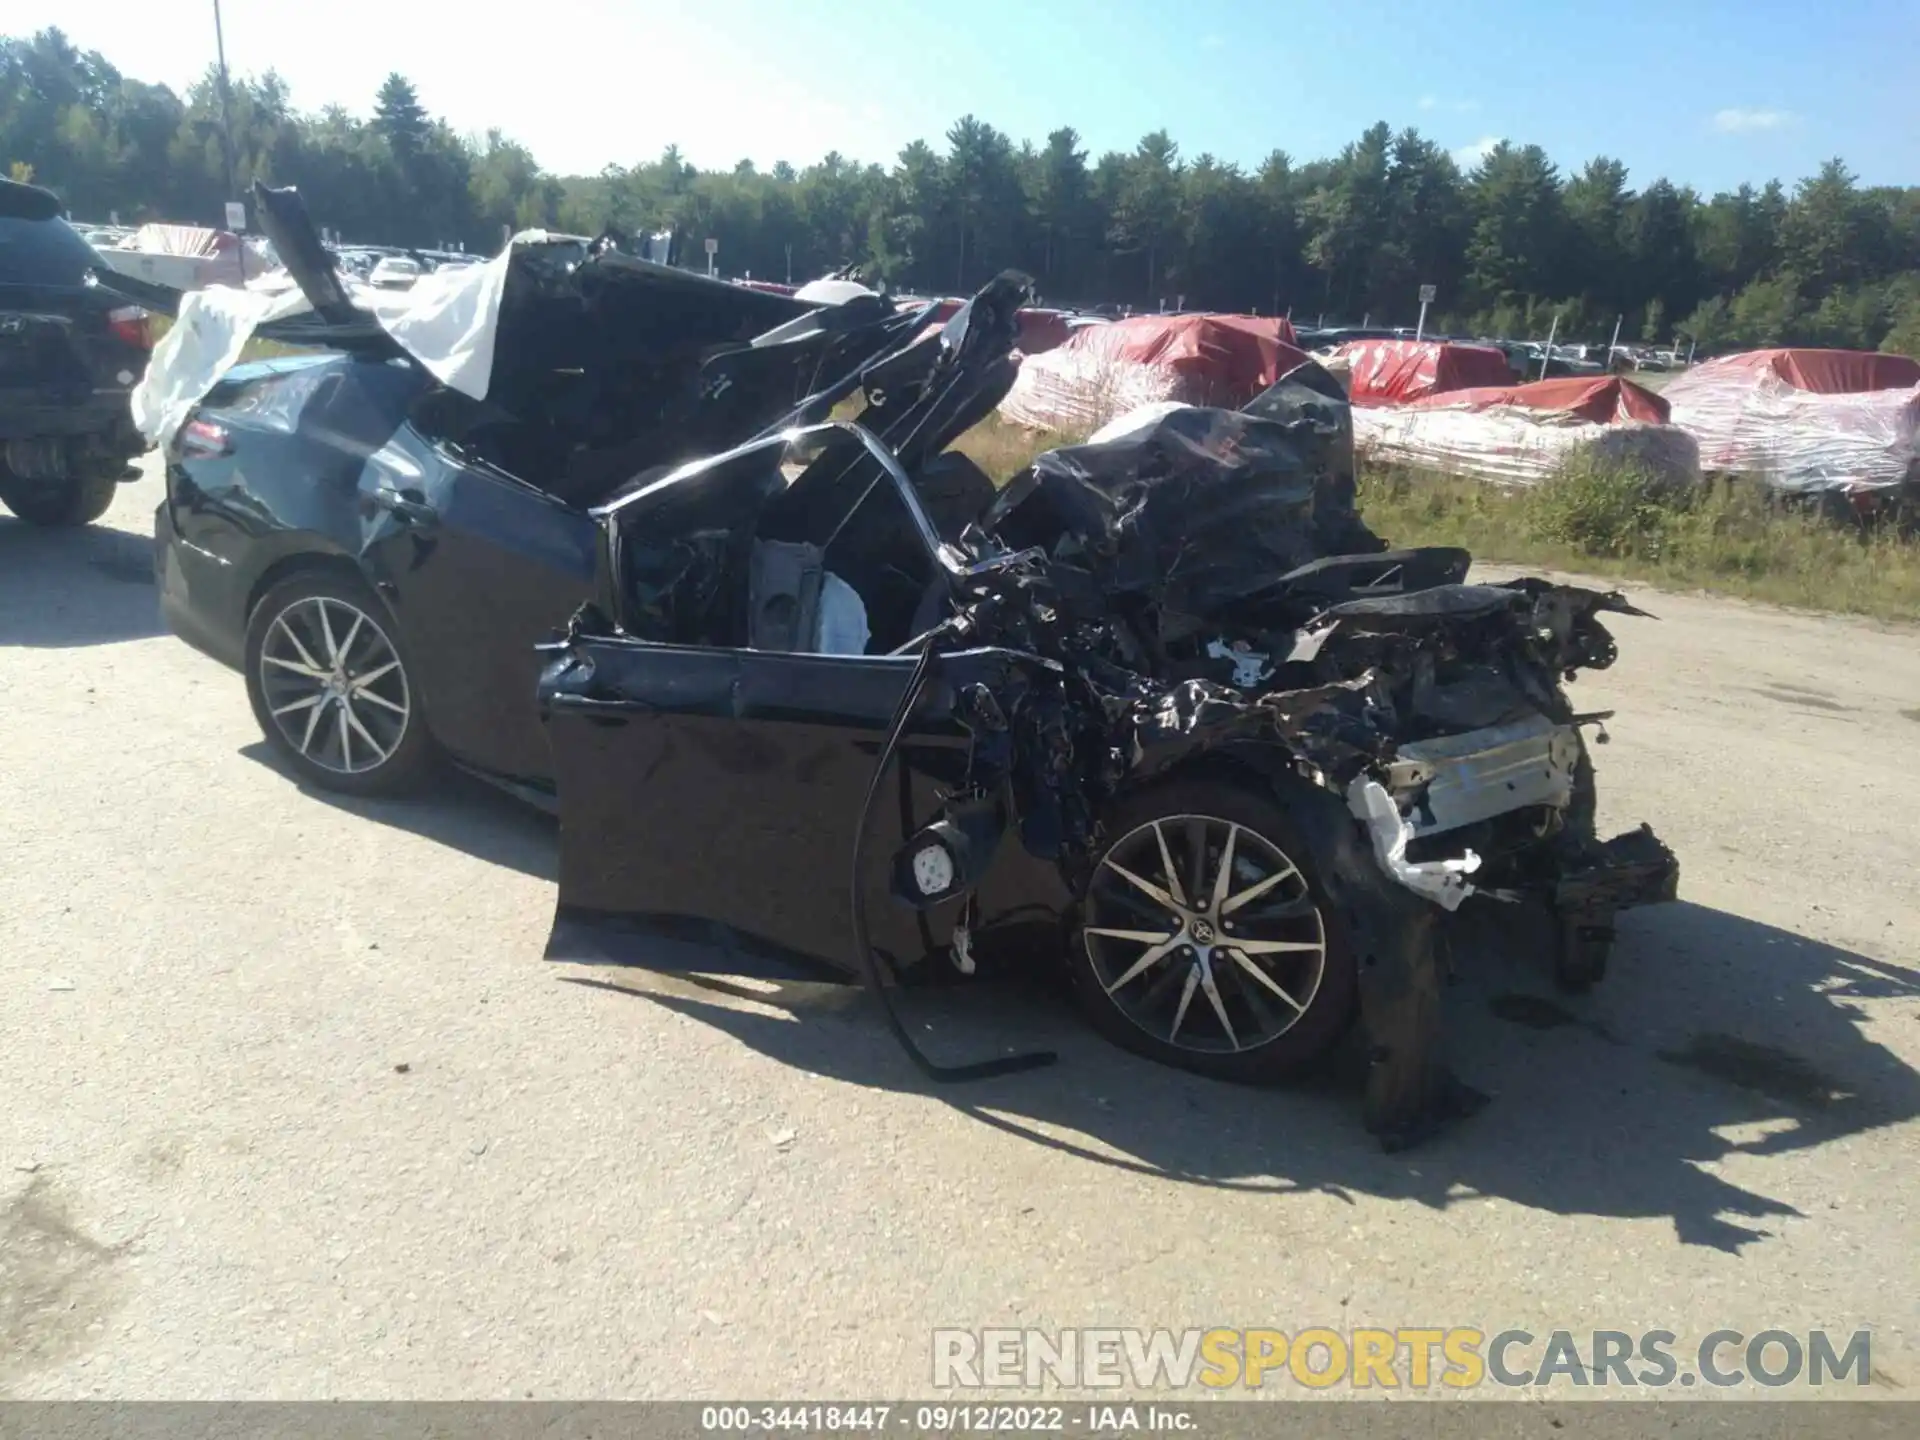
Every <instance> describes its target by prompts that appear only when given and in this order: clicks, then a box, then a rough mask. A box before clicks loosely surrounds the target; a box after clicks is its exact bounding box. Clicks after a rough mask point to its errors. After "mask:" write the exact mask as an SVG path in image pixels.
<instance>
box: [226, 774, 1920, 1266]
mask: <svg viewBox="0 0 1920 1440" xmlns="http://www.w3.org/2000/svg"><path fill="white" fill-rule="evenodd" d="M243 753H245V754H247V755H248V756H249V757H250V758H252V759H255V760H257V761H259V762H260V763H262V764H265V765H269V766H271V765H273V764H274V761H273V759H272V755H271V752H270V751H269V750H268V749H267V747H266V745H265V744H264V743H257V744H255V745H252V746H249V747H247V749H246V750H245V751H244V752H243ZM276 768H277V767H276ZM288 783H289V784H292V783H294V782H293V781H292V780H291V779H289V781H288ZM304 793H306V794H307V795H309V796H311V797H312V798H313V799H315V800H318V801H320V802H322V803H324V804H328V805H333V806H336V807H338V808H340V809H344V810H349V811H351V812H353V813H354V814H356V815H358V816H361V817H362V818H365V819H368V820H372V821H375V822H377V823H380V824H383V825H392V826H396V827H399V828H402V829H405V830H409V831H412V832H414V833H416V834H420V835H423V836H426V837H429V838H431V839H434V840H436V841H439V842H440V843H442V844H446V845H449V846H452V847H454V848H456V849H459V850H463V851H465V852H466V853H468V854H471V855H474V856H476V857H478V858H480V859H483V860H487V861H489V862H491V863H493V864H497V865H505V866H509V867H511V868H513V869H515V870H518V871H520V872H522V873H523V874H527V875H531V876H536V877H539V878H541V879H546V880H549V881H551V880H553V879H554V878H555V876H556V868H557V850H556V845H555V825H554V821H553V820H552V819H551V818H550V817H549V816H547V815H545V814H542V813H541V812H539V811H537V810H535V809H533V808H532V807H531V806H528V805H526V804H523V803H522V802H521V801H519V800H517V799H514V798H512V797H510V796H508V795H505V794H503V793H501V792H499V791H497V790H495V789H493V788H492V787H491V786H488V785H485V784H483V783H481V782H480V781H477V780H473V779H471V778H468V777H465V776H461V775H449V776H448V777H446V778H445V779H444V780H443V781H441V782H440V783H439V784H438V785H436V787H435V788H434V789H433V790H432V791H430V792H429V793H427V794H425V795H422V796H419V797H417V798H413V799H407V800H359V799H353V798H350V797H345V796H341V795H337V794H332V793H330V792H324V791H319V790H306V791H305V792H304ZM1468 913H1469V914H1471V912H1468ZM1462 918H1466V917H1464V916H1463V917H1462ZM1481 918H1482V921H1483V922H1484V923H1480V924H1472V923H1469V924H1464V925H1462V926H1461V927H1460V928H1459V929H1458V930H1456V931H1455V932H1454V933H1453V934H1452V936H1451V937H1450V944H1451V949H1452V952H1453V954H1454V956H1455V959H1456V970H1457V973H1456V977H1455V981H1454V983H1453V984H1452V985H1451V987H1450V988H1449V991H1448V1001H1447V1017H1446V1020H1447V1026H1448V1035H1447V1044H1448V1047H1449V1052H1450V1054H1451V1057H1452V1061H1453V1065H1454V1068H1455V1070H1456V1071H1457V1072H1458V1074H1459V1075H1460V1077H1461V1078H1462V1079H1463V1080H1465V1081H1466V1082H1467V1083H1469V1084H1471V1085H1473V1086H1475V1087H1477V1088H1479V1089H1482V1090H1485V1091H1487V1092H1488V1093H1489V1094H1491V1095H1492V1097H1493V1103H1492V1104H1490V1105H1489V1106H1488V1107H1487V1108H1486V1109H1485V1110H1483V1111H1481V1112H1480V1114H1478V1115H1477V1116H1475V1117H1473V1118H1472V1119H1470V1120H1467V1121H1464V1122H1462V1123H1460V1124H1458V1125H1457V1126H1455V1127H1454V1128H1453V1129H1451V1130H1450V1131H1448V1132H1447V1133H1445V1134H1443V1135H1442V1136H1440V1137H1439V1138H1438V1139H1436V1140H1434V1141H1431V1142H1429V1143H1428V1144H1426V1145H1424V1146H1422V1147H1419V1148H1417V1149H1415V1150H1413V1151H1411V1152H1408V1153H1405V1154H1401V1155H1385V1154H1382V1153H1381V1151H1380V1150H1379V1148H1378V1146H1377V1145H1376V1144H1375V1142H1374V1141H1373V1139H1372V1138H1371V1137H1370V1136H1368V1135H1367V1134H1366V1133H1365V1132H1364V1131H1363V1130H1362V1128H1361V1125H1360V1089H1361V1070H1362V1068H1363V1062H1362V1060H1361V1059H1360V1057H1359V1055H1358V1054H1357V1047H1349V1048H1348V1049H1346V1050H1344V1051H1342V1052H1341V1053H1340V1054H1339V1055H1338V1056H1337V1057H1336V1058H1335V1060H1334V1061H1333V1062H1331V1063H1330V1064H1329V1065H1328V1066H1326V1067H1325V1068H1324V1069H1323V1070H1322V1071H1321V1072H1320V1073H1318V1074H1316V1075H1314V1076H1311V1077H1309V1078H1307V1079H1305V1080H1303V1081H1301V1082H1298V1083H1296V1084H1294V1085H1292V1086H1289V1087H1286V1088H1283V1089H1272V1090H1256V1089H1252V1088H1247V1087H1237V1086H1231V1085H1226V1084H1222V1083H1218V1082H1215V1081H1210V1080H1205V1079H1201V1078H1199V1077H1196V1076H1192V1075H1188V1074H1185V1073H1183V1072H1180V1071H1176V1070H1170V1069H1166V1068H1163V1067H1161V1066H1158V1065H1154V1064H1152V1063H1150V1062H1148V1061H1145V1060H1141V1059H1137V1058H1135V1057H1133V1056H1131V1055H1127V1054H1125V1053H1123V1052H1121V1051H1118V1050H1116V1049H1114V1048H1113V1047H1111V1046H1109V1045H1108V1044H1107V1043H1106V1042H1104V1041H1103V1040H1101V1039H1100V1038H1098V1037H1097V1036H1096V1035H1094V1034H1093V1033H1092V1032H1091V1031H1090V1030H1088V1029H1086V1028H1085V1027H1084V1026H1082V1025H1081V1024H1080V1023H1079V1021H1078V1019H1077V1018H1076V1017H1075V1015H1074V1014H1073V1010H1072V1005H1071V1001H1070V998H1069V997H1068V996H1067V995H1066V994H1065V993H1064V988H1063V986H1062V985H1061V983H1060V982H1059V980H1058V978H1057V977H1056V976H1055V975H1054V974H1052V973H1047V974H1044V975H1036V976H1034V977H1032V978H1030V979H1025V980H1021V981H996V982H992V983H978V984H966V983H961V984H956V985H951V986H937V987H929V988H926V989H919V990H909V991H907V992H905V993H904V994H902V995H901V997H900V998H901V1005H902V1009H903V1014H904V1018H905V1020H906V1022H907V1023H908V1024H909V1025H910V1026H911V1027H912V1028H913V1032H914V1034H915V1035H916V1037H917V1038H918V1039H919V1041H920V1044H921V1045H922V1047H923V1048H924V1049H926V1050H927V1051H928V1052H929V1053H930V1054H931V1055H932V1056H933V1057H934V1058H935V1059H936V1060H939V1061H942V1062H945V1063H956V1062H962V1061H967V1060H975V1059H980V1058H984V1057H987V1056H991V1055H995V1054H1002V1053H1011V1052H1014V1051H1024V1050H1032V1049H1051V1050H1055V1051H1058V1052H1059V1055H1060V1063H1059V1064H1058V1065H1056V1066H1053V1067H1051V1068H1048V1069H1045V1070H1041V1071H1037V1072H1033V1073H1029V1074H1025V1075H1020V1076H1014V1077H1008V1078H1003V1079H998V1080H990V1081H985V1082H981V1083H978V1084H972V1085H958V1086H953V1087H943V1088H938V1089H930V1087H928V1086H927V1085H926V1083H925V1082H924V1081H922V1080H921V1078H920V1076H919V1074H918V1073H917V1072H916V1071H915V1070H914V1069H913V1068H912V1066H911V1065H910V1064H909V1062H908V1061H907V1059H906V1057H905V1056H903V1055H902V1054H901V1053H900V1051H899V1049H898V1047H897V1046H896V1045H895V1043H894V1041H893V1038H892V1036H891V1035H889V1034H888V1032H887V1031H886V1029H885V1027H884V1025H883V1024H882V1022H881V1019H880V1017H879V1015H878V1014H876V1013H875V1012H874V1010H873V1008H872V1006H871V1003H870V1002H869V1001H868V999H867V998H866V996H865V995H864V993H863V992H862V991H861V990H860V989H859V988H858V987H857V986H846V985H810V984H782V985H776V986H773V987H772V988H760V987H761V985H762V984H764V983H765V982H748V983H744V984H743V983H738V982H732V983H730V982H729V981H727V980H726V979H724V978H700V979H694V978H693V977H690V976H688V975H686V974H684V973H681V974H672V975H668V974H664V973H658V972H653V971H647V970H641V969H635V970H628V971H625V972H621V971H617V970H604V969H603V970H598V971H595V972H593V973H592V974H591V975H586V974H579V973H569V974H566V975H564V976H563V977H561V978H562V979H564V980H565V981H567V982H569V983H572V984H577V985H582V986H588V987H591V988H594V989H597V990H601V991H608V992H613V993H615V994H619V995H622V996H630V997H636V998H640V999H644V1000H648V1001H651V1002H652V1003H654V1004H656V1005H659V1006H662V1007H664V1008H666V1009H670V1010H673V1011H676V1012H678V1013H680V1014H683V1015H687V1016H690V1017H694V1018H697V1019H699V1020H701V1021H703V1022H704V1023H707V1024H710V1025H712V1026H714V1027H715V1028H717V1029H720V1030H724V1031H726V1032H727V1033H728V1034H730V1035H732V1036H734V1037H735V1038H737V1039H738V1040H740V1041H741V1042H742V1043H743V1044H745V1045H748V1046H750V1047H752V1048H753V1049H755V1050H758V1051H760V1052H761V1053H763V1054H765V1055H767V1056H768V1057H770V1058H772V1059H775V1060H777V1061H779V1062H780V1063H782V1064H785V1065H791V1066H794V1067H796V1068H798V1069H801V1070H806V1071H810V1072H813V1073H816V1074H820V1075H824V1076H830V1077H832V1078H834V1079H838V1080H843V1081H846V1082H848V1083H852V1084H857V1085H867V1086H874V1087H877V1088H882V1089H889V1090H912V1091H924V1092H927V1093H932V1094H935V1095H937V1096H938V1097H939V1098H940V1099H942V1100H944V1101H945V1102H946V1103H948V1104H950V1105H952V1106H954V1107H956V1108H957V1109H960V1110H962V1111H964V1112H965V1113H967V1114H969V1115H971V1116H973V1117H974V1118H975V1119H977V1120H979V1121H980V1122H981V1123H982V1124H985V1125H991V1126H993V1127H995V1128H997V1129H1000V1130H1004V1131H1007V1132H1008V1133H1010V1134H1015V1135H1019V1136H1021V1137H1023V1138H1025V1139H1027V1140H1029V1141H1031V1142H1032V1143H1035V1144H1039V1145H1044V1146H1047V1147H1049V1148H1052V1149H1056V1150H1060V1151H1062V1152H1065V1153H1068V1154H1072V1155H1076V1156H1079V1157H1081V1158H1082V1159H1084V1160H1085V1161H1086V1162H1088V1163H1090V1164H1097V1165H1101V1166H1111V1167H1115V1168H1119V1169H1124V1170H1129V1171H1133V1172H1135V1173H1139V1174H1144V1175H1150V1176H1154V1177H1158V1178H1163V1179H1166V1180H1168V1181H1173V1182H1179V1183H1186V1184H1194V1185H1205V1186H1213V1187H1220V1188H1226V1189H1235V1190H1245V1191H1255V1192H1267V1193H1272V1194H1275V1195H1286V1194H1289V1193H1293V1192H1303V1191H1304V1192H1318V1193H1327V1194H1333V1195H1341V1196H1345V1195H1351V1194H1354V1193H1365V1194H1373V1195H1379V1196H1384V1197H1388V1198H1394V1199H1407V1200H1413V1201H1417V1202H1419V1203H1421V1204H1424V1205H1427V1206H1429V1207H1431V1208H1433V1209H1435V1210H1444V1209H1446V1208H1447V1207H1448V1206H1449V1205H1451V1204H1453V1203H1455V1202H1456V1201H1469V1202H1470V1201H1472V1200H1474V1199H1476V1198H1480V1197H1494V1198H1499V1199H1503V1200H1509V1201H1512V1202H1514V1203H1516V1204H1521V1205H1526V1206H1530V1207H1533V1208H1536V1209H1542V1210H1547V1211H1551V1212H1553V1213H1556V1214H1564V1215H1587V1214H1591V1215H1605V1216H1613V1217H1620V1218H1654V1217H1668V1218H1670V1219H1671V1220H1672V1222H1673V1225H1674V1228H1675V1232H1676V1234H1677V1235H1678V1237H1679V1238H1680V1239H1681V1240H1682V1241H1683V1242H1685V1243H1688V1244H1696V1245H1706V1246H1711V1247H1714V1248H1716V1249H1720V1250H1724V1251H1728V1252H1738V1251H1739V1250H1741V1248H1742V1247H1744V1246H1747V1245H1749V1244H1751V1243H1752V1242H1754V1241H1757V1240H1761V1239H1763V1238H1765V1237H1766V1236H1767V1235H1768V1234H1769V1233H1770V1231H1769V1229H1768V1222H1770V1221H1773V1220H1777V1219H1779V1218H1781V1217H1799V1218H1813V1217H1808V1216H1805V1215H1804V1214H1803V1212H1801V1211H1798V1210H1796V1209H1794V1208H1793V1207H1792V1206H1790V1205H1788V1204H1787V1203H1785V1202H1783V1201H1781V1200H1779V1199H1776V1198H1774V1197H1773V1196H1771V1195H1769V1194H1768V1193H1767V1190H1766V1185H1765V1176H1766V1171H1765V1170H1764V1168H1761V1167H1756V1166H1755V1165H1754V1164H1752V1163H1751V1162H1752V1161H1754V1160H1764V1159H1766V1158H1767V1157H1769V1156H1774V1155H1782V1154H1787V1153H1791V1152H1794V1151H1799V1150H1806V1149H1812V1148H1814V1147H1817V1146H1820V1145H1822V1144H1825V1143H1827V1142H1829V1141H1832V1140H1837V1139H1840V1138H1843V1137H1846V1136H1849V1135H1856V1134H1860V1133H1862V1132H1865V1131H1870V1130H1873V1129H1876V1128H1880V1127H1883V1126H1889V1125H1894V1124H1898V1123H1900V1122H1901V1121H1905V1120H1910V1119H1913V1118H1915V1117H1916V1116H1920V1074H1917V1073H1916V1072H1915V1071H1914V1070H1912V1069H1911V1068H1909V1067H1908V1066H1907V1065H1906V1064H1904V1063H1903V1062H1902V1061H1901V1060H1900V1059H1898V1058H1897V1057H1896V1056H1895V1055H1894V1054H1893V1053H1892V1052H1891V1051H1889V1050H1887V1049H1886V1048H1885V1047H1883V1046H1881V1045H1879V1044H1878V1043H1876V1042H1874V1041H1873V1040H1870V1039H1869V1038H1868V1037H1867V1036H1866V1035H1865V1034H1864V1033H1863V1031H1862V1028H1861V1023H1860V1022H1861V1014H1860V1010H1859V1008H1858V1006H1857V1005H1856V1003H1855V1002H1857V1001H1863V1000H1878V999H1901V998H1916V997H1920V971H1916V970H1913V969H1909V968H1904V967H1902V966H1899V965H1894V964H1889V963H1887V962H1884V961H1880V960H1875V959H1872V958H1869V957H1867V956H1865V955H1860V954H1856V953H1854V952H1852V951H1849V950H1844V949H1840V948H1837V947H1835V946H1831V945H1827V944H1823V943H1821V942H1819V941H1816V940H1811V939H1808V938H1806V937H1804V936H1800V935H1796V934H1793V933H1791V932H1789V931H1785V930H1780V929H1776V928H1774V927H1772V926H1769V925H1765V924H1761V923H1759V922H1756V921H1752V920H1748V919H1745V918H1742V917H1740V916H1737V915H1732V914H1728V913H1725V912H1723V911H1718V910H1712V909H1708V908H1706V907H1704V906H1699V905H1693V904H1688V903H1686V902H1684V901H1683V902H1680V903H1676V904H1670V905H1663V906H1656V907H1653V908H1651V909H1647V910H1641V911H1635V912H1632V913H1630V914H1628V915H1627V916H1625V917H1624V918H1623V920H1622V922H1621V928H1620V939H1619V943H1618V946H1617V948H1616V950H1615V953H1614V957H1613V963H1612V967H1611V970H1610V973H1609V974H1608V976H1607V978H1606V979H1605V980H1604V981H1603V982H1602V983H1601V985H1600V986H1599V987H1598V988H1597V989H1596V990H1595V991H1594V992H1593V993H1592V994H1591V995H1589V996H1585V997H1577V998H1575V997H1567V996H1562V995H1557V994H1555V993H1554V992H1553V990H1552V988H1551V985H1550V983H1549V981H1548V979H1547V976H1546V969H1545V964H1544V962H1543V961H1540V960H1538V959H1537V958H1535V957H1539V956H1542V955H1544V953H1545V936H1544V935H1543V934H1539V933H1536V932H1535V931H1534V930H1531V929H1530V928H1529V926H1528V924H1527V923H1525V916H1524V912H1515V911H1508V910H1505V909H1502V910H1501V911H1499V912H1497V913H1496V912H1492V911H1491V909H1489V910H1486V911H1482V912H1481ZM651 943H652V944H654V945H657V947H658V949H657V951H656V952H653V953H657V956H658V963H659V964H660V965H661V966H662V967H663V969H664V970H672V971H685V970H688V969H691V968H693V967H695V966H697V965H698V964H700V963H701V962H702V960H703V959H708V960H710V962H711V963H712V965H713V969H714V972H715V977H721V976H724V975H726V974H728V973H739V972H738V968H737V966H736V965H735V964H734V962H732V961H730V960H729V959H728V957H727V956H726V955H725V954H723V953H722V952H721V951H719V950H718V949H716V948H714V947H713V946H711V945H709V944H705V943H697V942H696V941H695V940H694V939H691V938H690V939H682V940H678V941H675V940H666V939H662V940H659V941H657V942H651ZM741 1000H745V1001H751V1002H753V1003H754V1006H755V1008H753V1009H743V1008H741V1007H740V1006H739V1005H738V1004H737V1003H736V1002H737V1001H741ZM762 1006H772V1007H774V1008H775V1009H777V1010H783V1011H786V1012H788V1016H791V1017H798V1018H801V1019H804V1020H805V1021H806V1022H807V1023H804V1024H794V1023H792V1020H791V1018H787V1017H782V1016H774V1015H768V1014H766V1013H765V1012H764V1011H763V1010H761V1009H760V1008H759V1007H762ZM1729 1160H1732V1161H1736V1162H1742V1163H1739V1165H1738V1171H1737V1173H1738V1174H1739V1176H1740V1183H1736V1182H1735V1181H1734V1180H1733V1179H1731V1178H1728V1177H1727V1176H1725V1175H1719V1174H1715V1173H1713V1172H1712V1168H1710V1167H1715V1166H1717V1165H1718V1164H1719V1163H1720V1162H1723V1161H1729Z"/></svg>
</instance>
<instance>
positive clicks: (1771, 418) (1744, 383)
mask: <svg viewBox="0 0 1920 1440" xmlns="http://www.w3.org/2000/svg"><path fill="white" fill-rule="evenodd" d="M1664 393H1665V395H1666V398H1667V401H1668V403H1669V404H1670V405H1671V406H1672V407H1673V423H1674V424H1675V425H1678V426H1680V427H1681V428H1682V429H1683V430H1685V431H1686V432H1687V433H1688V434H1690V435H1692V436H1693V437H1694V439H1695V440H1697V441H1698V442H1699V445H1700V463H1701V465H1702V466H1703V467H1705V468H1706V469H1707V470H1709V471H1719V472H1724V473H1726V474H1730V475H1751V476H1755V477H1757V478H1759V479H1762V480H1765V481H1766V482H1767V483H1768V484H1770V485H1772V486H1774V487H1775V488H1777V489H1781V490H1791V491H1801V492H1809V491H1822V490H1833V491H1840V492H1842V493H1854V492H1858V491H1866V490H1884V489H1888V488H1890V487H1893V486H1898V485H1902V484H1906V483H1910V482H1913V481H1915V479H1916V477H1920V362H1916V361H1913V360H1909V359H1908V358H1907V357H1906V356H1904V355H1879V354H1875V353H1873V352H1870V351H1864V350H1751V351H1748V352H1746V353H1745V354H1742V355H1727V356H1723V357H1721V358H1720V359H1718V360H1708V361H1705V362H1704V363H1702V364H1700V365H1696V366H1695V367H1694V368H1693V369H1691V370H1689V371H1687V372H1686V373H1685V374H1684V375H1681V376H1679V377H1677V378H1676V379H1675V380H1674V381H1673V382H1672V383H1671V384H1669V385H1668V386H1667V387H1666V390H1665V392H1664Z"/></svg>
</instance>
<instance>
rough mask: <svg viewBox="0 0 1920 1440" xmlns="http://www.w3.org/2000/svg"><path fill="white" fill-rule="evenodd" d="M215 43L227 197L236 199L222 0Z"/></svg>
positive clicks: (216, 11) (216, 15) (217, 2)
mask: <svg viewBox="0 0 1920 1440" xmlns="http://www.w3.org/2000/svg"><path fill="white" fill-rule="evenodd" d="M213 43H214V47H215V50H216V52H217V53H218V55H219V57H220V77H219V78H220V149H221V151H222V153H223V155H224V156H225V159H226V162H227V199H229V200H234V199H237V198H238V196H236V195H235V194H234V189H235V186H234V178H233V110H232V107H231V106H230V105H229V103H228V101H227V36H226V32H225V31H224V30H223V29H222V28H221V26H220V0H213Z"/></svg>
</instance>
